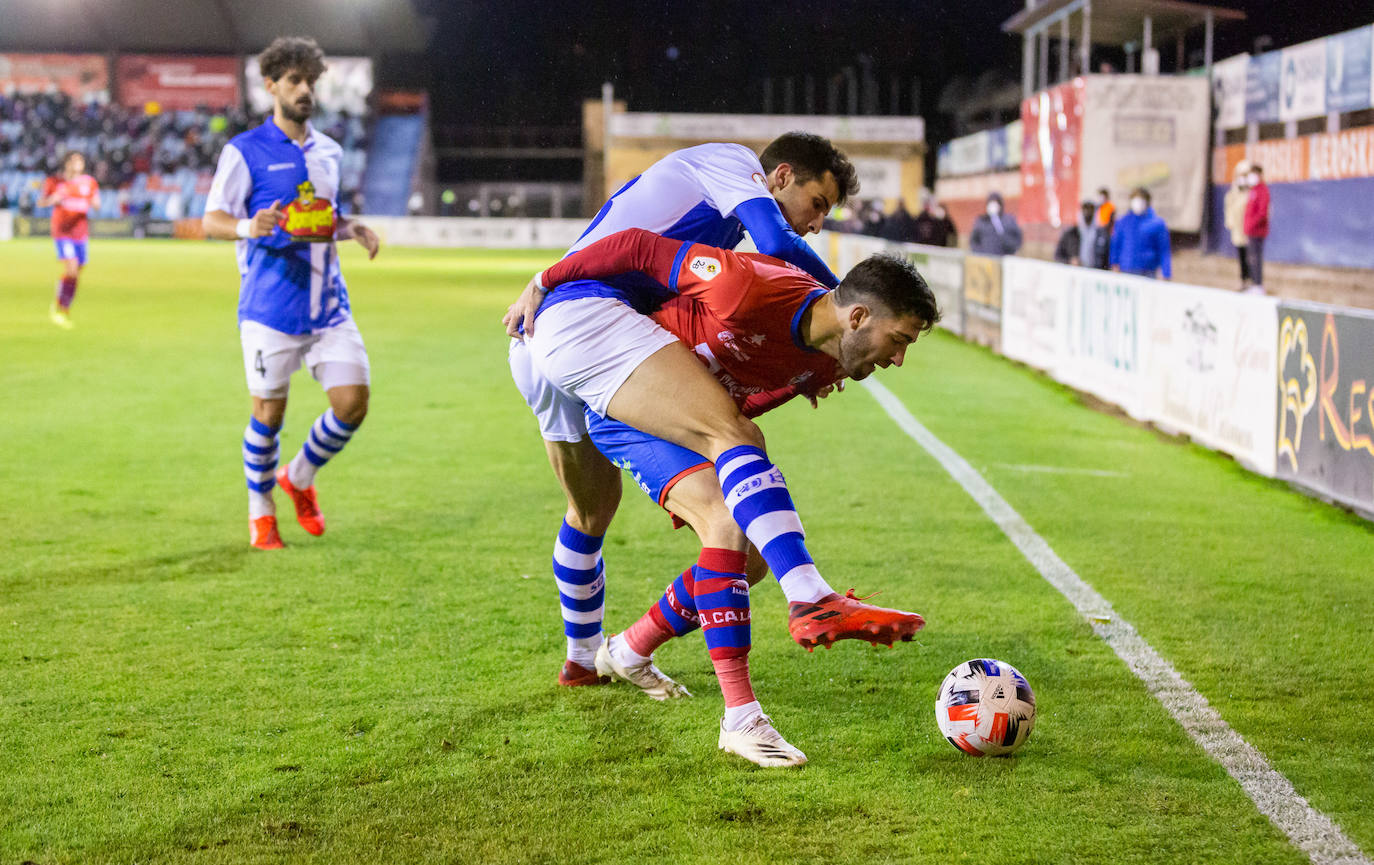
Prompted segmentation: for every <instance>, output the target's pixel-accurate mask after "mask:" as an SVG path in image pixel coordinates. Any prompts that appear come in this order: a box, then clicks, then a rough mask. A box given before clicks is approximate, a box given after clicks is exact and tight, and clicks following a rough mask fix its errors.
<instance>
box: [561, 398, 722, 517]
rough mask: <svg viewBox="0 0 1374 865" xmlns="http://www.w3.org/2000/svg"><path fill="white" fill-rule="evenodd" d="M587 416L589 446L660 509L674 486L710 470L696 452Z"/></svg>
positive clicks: (608, 421) (629, 427) (617, 423)
mask: <svg viewBox="0 0 1374 865" xmlns="http://www.w3.org/2000/svg"><path fill="white" fill-rule="evenodd" d="M586 415H587V432H588V434H589V435H590V436H591V440H592V444H594V445H596V449H597V450H599V451H601V453H602V454H604V455H605V457H606V459H608V460H610V461H611V462H612V463H614V464H615V465H617V466H618V467H620V468H622V469H624V470H625V471H627V472H629V473H630V477H632V478H634V481H635V483H636V484H638V485H639V488H640V489H641V490H644V493H645V495H647V496H648V497H649V498H651V499H653V500H654V501H655V502H657V503H658V505H659V507H664V504H663V502H664V500H665V499H667V498H668V491H669V490H671V489H672V488H673V484H675V483H677V482H678V481H680V480H682V479H683V478H685V477H687V476H688V475H690V474H692V473H693V472H699V471H701V470H702V469H709V468H711V461H710V460H708V459H707V458H706V457H704V456H702V455H701V454H699V453H696V452H695V451H689V450H687V449H686V448H684V447H678V446H677V445H675V444H673V443H672V442H666V441H664V440H663V439H660V438H655V437H653V436H651V435H649V434H648V433H643V432H640V431H639V430H637V429H635V428H634V427H632V426H627V425H626V424H623V423H621V422H620V421H618V420H612V419H610V418H605V417H602V416H601V415H599V414H597V413H596V412H594V411H592V410H591V409H587V410H586Z"/></svg>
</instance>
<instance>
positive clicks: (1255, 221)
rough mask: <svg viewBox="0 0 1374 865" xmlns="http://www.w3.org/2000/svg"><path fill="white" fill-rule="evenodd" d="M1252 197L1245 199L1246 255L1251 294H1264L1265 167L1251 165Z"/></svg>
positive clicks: (1267, 198)
mask: <svg viewBox="0 0 1374 865" xmlns="http://www.w3.org/2000/svg"><path fill="white" fill-rule="evenodd" d="M1248 180H1249V183H1250V197H1249V198H1248V199H1246V201H1245V222H1244V229H1245V239H1246V240H1248V241H1249V245H1248V247H1247V248H1246V253H1245V254H1246V255H1247V256H1248V257H1249V259H1250V287H1249V288H1247V289H1245V290H1246V292H1247V293H1249V294H1264V239H1265V238H1266V237H1268V236H1269V186H1268V185H1267V184H1265V182H1264V169H1263V168H1261V167H1260V166H1259V165H1251V166H1250V176H1249V178H1248Z"/></svg>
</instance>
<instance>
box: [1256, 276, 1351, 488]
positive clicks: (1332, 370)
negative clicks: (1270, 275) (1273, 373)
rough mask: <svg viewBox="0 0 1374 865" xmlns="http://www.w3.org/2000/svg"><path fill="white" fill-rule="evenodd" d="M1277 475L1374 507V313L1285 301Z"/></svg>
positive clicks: (1280, 326)
mask: <svg viewBox="0 0 1374 865" xmlns="http://www.w3.org/2000/svg"><path fill="white" fill-rule="evenodd" d="M1277 349H1278V371H1279V375H1278V400H1279V408H1278V415H1279V417H1278V428H1277V439H1278V443H1277V447H1276V449H1275V452H1276V458H1277V461H1278V476H1279V477H1281V478H1285V479H1288V480H1293V481H1297V482H1298V483H1301V484H1303V485H1304V486H1308V487H1311V488H1312V489H1314V490H1316V491H1317V492H1319V493H1322V494H1324V495H1327V496H1330V497H1331V498H1333V499H1335V500H1337V501H1340V502H1342V503H1344V504H1346V505H1349V506H1351V507H1356V508H1360V509H1362V510H1364V511H1366V512H1374V312H1363V311H1361V312H1356V311H1353V310H1347V309H1339V308H1337V307H1330V306H1323V305H1319V304H1310V305H1309V304H1288V303H1285V304H1282V305H1281V306H1280V307H1279V324H1278V344H1277Z"/></svg>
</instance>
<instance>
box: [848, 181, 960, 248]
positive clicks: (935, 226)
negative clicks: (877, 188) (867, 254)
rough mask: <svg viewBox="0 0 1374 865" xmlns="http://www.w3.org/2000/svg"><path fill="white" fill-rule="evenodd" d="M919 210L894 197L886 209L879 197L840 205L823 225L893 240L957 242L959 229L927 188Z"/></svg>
mask: <svg viewBox="0 0 1374 865" xmlns="http://www.w3.org/2000/svg"><path fill="white" fill-rule="evenodd" d="M921 197H922V199H923V202H922V205H921V212H920V213H918V214H916V215H915V216H913V215H912V214H911V211H910V210H908V209H907V206H906V201H904V200H902V199H900V198H899V199H897V203H896V205H895V206H894V207H893V209H892V212H891V213H888V212H887V211H886V209H885V207H884V205H883V202H882V201H880V200H876V199H875V200H873V201H868V202H860V203H857V204H856V205H855V206H854V207H852V208H845V209H842V210H841V211H840V212H839V213H838V214H837V216H836V218H834V219H827V220H826V221H825V227H826V228H828V229H830V230H832V231H845V232H849V233H851V234H867V235H869V236H872V237H881V238H883V239H884V240H891V241H893V242H894V243H923V244H925V245H927V246H957V245H958V243H959V231H958V229H956V228H955V227H954V220H952V219H950V218H949V214H948V213H947V212H945V208H944V207H943V206H942V205H941V204H940V202H939V201H937V200H936V199H935V196H934V195H931V194H930V192H929V191H925V192H923V193H922V196H921Z"/></svg>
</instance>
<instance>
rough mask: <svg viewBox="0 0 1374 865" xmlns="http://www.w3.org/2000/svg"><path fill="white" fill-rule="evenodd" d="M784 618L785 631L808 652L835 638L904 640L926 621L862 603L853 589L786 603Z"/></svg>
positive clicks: (887, 644)
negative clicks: (839, 593) (798, 602)
mask: <svg viewBox="0 0 1374 865" xmlns="http://www.w3.org/2000/svg"><path fill="white" fill-rule="evenodd" d="M867 597H870V598H871V597H873V596H872V595H868V596H867ZM787 619H788V621H787V632H788V633H790V634H791V635H792V639H794V640H796V641H797V643H798V644H800V645H802V646H805V647H806V650H807V651H808V652H810V651H812V650H814V649H815V648H816V647H817V646H825V647H826V648H827V649H828V648H830V646H831V645H832V644H833V643H835V642H836V641H838V640H867V641H868V642H870V643H872V644H873V645H875V646H876V645H878V644H879V643H882V644H884V645H886V646H891V645H892V644H893V643H894V642H896V641H897V640H901V641H903V642H908V641H910V640H911V638H912V637H913V636H915V634H916V632H917V631H919V630H921V628H923V627H925V624H926V620H925V619H923V618H921V616H920V615H918V614H916V613H907V612H904V611H902V610H889V609H887V608H886V607H875V606H873V605H871V604H865V603H864V602H863V598H857V597H855V596H854V590H853V589H850V590H849V591H847V592H845V593H844V595H837V594H835V593H834V592H831V593H830V594H828V595H826V596H825V597H823V598H821V599H820V600H819V601H816V602H815V603H812V604H789V605H788V608H787Z"/></svg>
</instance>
